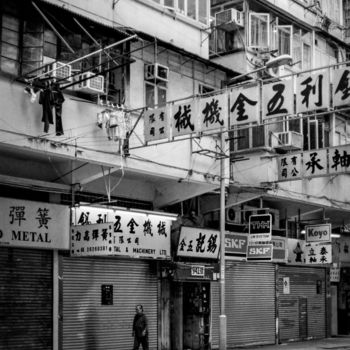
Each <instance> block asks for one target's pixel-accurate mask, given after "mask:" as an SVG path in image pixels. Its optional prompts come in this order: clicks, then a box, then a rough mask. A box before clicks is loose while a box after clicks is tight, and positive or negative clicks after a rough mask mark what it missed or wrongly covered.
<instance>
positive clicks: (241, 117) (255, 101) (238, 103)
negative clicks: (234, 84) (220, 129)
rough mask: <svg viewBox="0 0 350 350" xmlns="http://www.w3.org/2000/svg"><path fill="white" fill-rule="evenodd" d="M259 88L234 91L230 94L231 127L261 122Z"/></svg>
mask: <svg viewBox="0 0 350 350" xmlns="http://www.w3.org/2000/svg"><path fill="white" fill-rule="evenodd" d="M259 100H260V99H259V86H258V85H256V86H253V87H249V88H240V89H234V90H232V91H231V93H230V126H235V125H240V124H247V123H252V122H258V121H259V107H260V105H259Z"/></svg>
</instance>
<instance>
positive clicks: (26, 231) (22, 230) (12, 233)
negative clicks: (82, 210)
mask: <svg viewBox="0 0 350 350" xmlns="http://www.w3.org/2000/svg"><path fill="white" fill-rule="evenodd" d="M0 246H7V247H22V248H38V249H62V250H68V249H69V208H68V207H67V206H63V205H58V204H51V203H42V202H34V201H26V200H19V199H10V198H0Z"/></svg>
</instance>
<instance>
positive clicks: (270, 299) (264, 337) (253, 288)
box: [212, 261, 276, 347]
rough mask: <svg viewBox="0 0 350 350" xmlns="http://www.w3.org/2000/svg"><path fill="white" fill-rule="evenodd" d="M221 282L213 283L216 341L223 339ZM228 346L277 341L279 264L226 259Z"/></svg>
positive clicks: (213, 336)
mask: <svg viewBox="0 0 350 350" xmlns="http://www.w3.org/2000/svg"><path fill="white" fill-rule="evenodd" d="M219 297H220V286H219V284H212V298H215V300H213V299H212V307H213V309H212V332H213V333H212V344H213V346H218V342H219V331H220V330H219V314H220V309H219V301H218V300H219ZM225 298H226V303H225V304H226V305H225V309H226V318H227V346H228V347H234V346H240V345H249V344H261V345H263V344H274V343H275V333H276V332H275V331H276V318H275V315H276V306H275V304H276V303H275V267H274V265H273V264H265V263H256V264H254V263H239V262H232V261H227V262H226V281H225Z"/></svg>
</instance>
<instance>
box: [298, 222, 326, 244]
mask: <svg viewBox="0 0 350 350" xmlns="http://www.w3.org/2000/svg"><path fill="white" fill-rule="evenodd" d="M331 232H332V225H331V224H319V225H308V226H305V241H306V243H318V242H331Z"/></svg>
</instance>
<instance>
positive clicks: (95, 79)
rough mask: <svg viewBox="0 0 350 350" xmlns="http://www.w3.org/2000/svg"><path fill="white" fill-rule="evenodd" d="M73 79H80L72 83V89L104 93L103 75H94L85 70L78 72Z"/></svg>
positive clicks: (88, 92) (89, 92)
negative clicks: (77, 82)
mask: <svg viewBox="0 0 350 350" xmlns="http://www.w3.org/2000/svg"><path fill="white" fill-rule="evenodd" d="M75 80H76V81H79V80H81V82H80V83H79V84H76V85H74V87H75V88H74V90H77V91H81V92H85V93H87V94H92V95H94V94H103V93H104V83H105V79H104V76H103V75H95V73H93V72H85V73H81V74H78V75H77V76H76V77H75Z"/></svg>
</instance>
